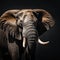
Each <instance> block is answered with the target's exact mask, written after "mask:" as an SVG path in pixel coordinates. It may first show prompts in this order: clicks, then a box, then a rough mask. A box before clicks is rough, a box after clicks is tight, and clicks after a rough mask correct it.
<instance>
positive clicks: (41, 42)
mask: <svg viewBox="0 0 60 60" xmlns="http://www.w3.org/2000/svg"><path fill="white" fill-rule="evenodd" d="M38 43H40V44H43V45H45V44H48V43H49V41H46V42H43V41H41V40H40V39H38Z"/></svg>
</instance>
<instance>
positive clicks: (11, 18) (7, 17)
mask: <svg viewBox="0 0 60 60" xmlns="http://www.w3.org/2000/svg"><path fill="white" fill-rule="evenodd" d="M19 11H20V10H17V9H15V10H7V11H6V12H4V13H3V14H2V15H1V17H0V24H2V23H5V24H7V23H8V24H11V25H16V16H15V15H16V13H17V12H19Z"/></svg>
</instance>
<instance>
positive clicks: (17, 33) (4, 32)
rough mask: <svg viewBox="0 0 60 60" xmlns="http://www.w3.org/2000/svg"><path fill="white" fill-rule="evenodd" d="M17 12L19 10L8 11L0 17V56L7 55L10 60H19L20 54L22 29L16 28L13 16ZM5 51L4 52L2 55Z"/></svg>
mask: <svg viewBox="0 0 60 60" xmlns="http://www.w3.org/2000/svg"><path fill="white" fill-rule="evenodd" d="M18 11H20V10H8V11H6V12H5V13H4V14H2V15H1V17H0V29H1V30H0V47H1V49H0V52H2V53H1V54H0V56H1V57H2V56H4V53H5V54H6V53H7V54H9V55H10V57H11V60H19V59H21V54H22V28H19V27H18V26H17V24H16V18H15V15H14V14H16V13H17V12H18ZM5 49H6V51H5V52H4V53H3V50H5ZM7 58H8V57H7ZM1 59H3V57H2V58H0V60H1Z"/></svg>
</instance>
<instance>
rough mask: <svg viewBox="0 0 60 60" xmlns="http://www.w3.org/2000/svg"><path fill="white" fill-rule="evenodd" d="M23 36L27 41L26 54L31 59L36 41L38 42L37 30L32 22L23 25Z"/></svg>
mask: <svg viewBox="0 0 60 60" xmlns="http://www.w3.org/2000/svg"><path fill="white" fill-rule="evenodd" d="M23 36H24V37H25V38H26V39H27V43H28V46H27V53H28V54H30V56H31V58H33V56H34V55H35V54H34V53H35V49H36V41H37V40H38V35H37V30H36V28H35V25H34V22H33V21H32V20H30V21H28V22H26V23H24V25H23Z"/></svg>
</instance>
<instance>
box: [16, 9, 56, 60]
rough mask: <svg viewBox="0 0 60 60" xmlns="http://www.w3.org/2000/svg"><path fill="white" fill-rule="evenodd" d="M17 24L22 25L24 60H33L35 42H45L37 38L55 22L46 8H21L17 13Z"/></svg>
mask: <svg viewBox="0 0 60 60" xmlns="http://www.w3.org/2000/svg"><path fill="white" fill-rule="evenodd" d="M16 16H17V18H18V21H17V25H20V22H22V25H23V32H22V34H23V40H24V42H25V43H26V46H25V45H24V44H25V43H24V42H23V47H25V52H24V54H25V58H24V59H25V60H29V59H30V60H35V50H36V44H37V42H39V43H40V44H47V43H49V41H47V42H43V41H41V40H40V39H39V36H41V35H42V34H43V33H44V32H45V31H47V30H49V29H50V28H51V27H53V26H54V24H55V22H54V20H53V18H52V16H51V15H50V13H48V12H47V11H46V10H43V9H22V10H21V11H20V12H18V13H17V15H16Z"/></svg>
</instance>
